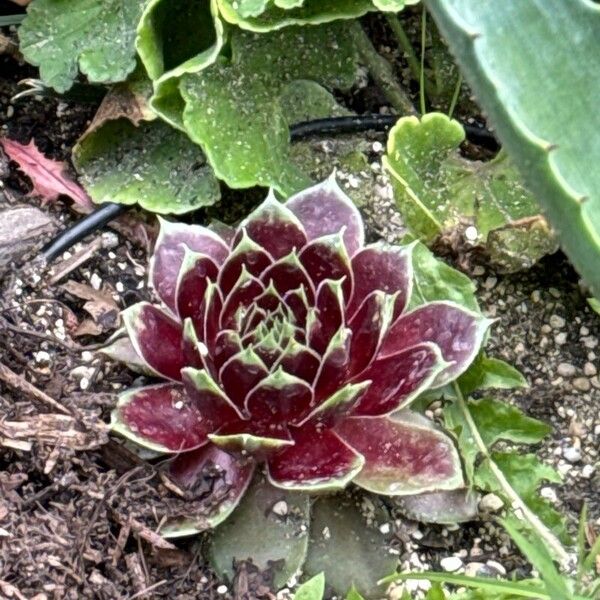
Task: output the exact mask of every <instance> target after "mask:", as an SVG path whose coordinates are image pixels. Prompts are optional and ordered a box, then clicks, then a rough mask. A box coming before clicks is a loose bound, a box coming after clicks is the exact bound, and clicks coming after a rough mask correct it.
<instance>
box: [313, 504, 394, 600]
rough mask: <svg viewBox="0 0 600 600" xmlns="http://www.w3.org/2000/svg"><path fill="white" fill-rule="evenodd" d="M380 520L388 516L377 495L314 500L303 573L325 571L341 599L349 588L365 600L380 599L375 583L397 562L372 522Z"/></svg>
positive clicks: (326, 576) (380, 592)
mask: <svg viewBox="0 0 600 600" xmlns="http://www.w3.org/2000/svg"><path fill="white" fill-rule="evenodd" d="M382 518H386V519H389V518H390V517H389V515H388V514H387V511H384V509H383V506H382V504H381V503H380V501H379V500H378V499H377V497H376V496H364V497H363V500H362V502H361V496H358V497H355V496H352V495H350V494H349V493H345V494H339V495H335V496H323V497H319V498H317V499H316V500H315V503H314V505H313V509H312V520H311V526H310V543H309V547H308V554H307V557H306V563H305V565H304V571H305V572H306V573H307V574H309V575H312V574H315V573H319V572H321V571H324V572H325V579H326V581H327V585H328V586H330V587H331V588H332V589H333V590H334V591H335V592H336V593H337V594H338V595H340V596H343V595H344V594H345V593H346V592H347V591H348V589H349V588H350V586H352V585H354V586H355V587H356V589H357V590H358V592H359V593H360V594H362V595H364V596H365V597H366V598H376V597H379V596H381V595H382V592H383V590H382V589H381V588H379V586H378V585H377V580H378V579H379V578H380V577H382V576H383V575H384V574H385V573H389V572H390V571H391V570H392V569H394V568H395V567H396V564H397V562H398V558H397V557H396V556H394V555H392V554H389V552H388V550H387V547H386V543H385V537H384V536H383V534H382V533H381V532H380V531H379V530H378V528H377V525H376V523H374V521H375V520H376V519H379V520H380V521H381V519H382Z"/></svg>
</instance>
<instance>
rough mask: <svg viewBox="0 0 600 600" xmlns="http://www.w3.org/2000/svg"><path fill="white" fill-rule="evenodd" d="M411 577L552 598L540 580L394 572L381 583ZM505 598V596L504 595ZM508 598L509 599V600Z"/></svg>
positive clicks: (538, 598) (543, 599)
mask: <svg viewBox="0 0 600 600" xmlns="http://www.w3.org/2000/svg"><path fill="white" fill-rule="evenodd" d="M409 579H415V580H419V579H420V580H427V581H431V582H439V583H449V584H453V585H459V586H464V587H475V588H477V589H478V590H480V591H486V592H487V591H489V592H492V593H501V594H509V596H508V598H510V599H512V597H513V596H515V597H518V598H534V599H535V600H552V598H551V597H550V595H549V594H547V593H546V590H545V589H544V586H543V585H542V584H541V582H539V581H533V580H532V581H503V580H501V579H492V578H491V577H468V576H467V575H453V574H452V573H434V572H425V573H394V574H392V575H390V576H388V577H386V578H385V579H383V580H382V581H381V583H392V582H394V581H406V580H409ZM479 598H481V600H492V599H491V597H490V596H488V595H487V593H486V594H485V595H483V596H479ZM502 598H503V599H504V598H505V597H504V596H502ZM508 598H507V600H508Z"/></svg>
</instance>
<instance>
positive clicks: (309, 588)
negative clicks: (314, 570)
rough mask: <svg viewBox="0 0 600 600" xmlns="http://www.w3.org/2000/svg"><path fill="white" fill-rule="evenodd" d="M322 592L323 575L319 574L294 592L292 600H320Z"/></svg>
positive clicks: (323, 588)
mask: <svg viewBox="0 0 600 600" xmlns="http://www.w3.org/2000/svg"><path fill="white" fill-rule="evenodd" d="M324 591H325V575H324V574H323V573H322V572H321V573H319V574H318V575H315V576H314V577H313V578H312V579H309V580H308V581H307V582H306V583H303V584H302V585H301V586H300V587H299V588H298V589H297V590H296V593H295V594H294V600H322V598H323V592H324Z"/></svg>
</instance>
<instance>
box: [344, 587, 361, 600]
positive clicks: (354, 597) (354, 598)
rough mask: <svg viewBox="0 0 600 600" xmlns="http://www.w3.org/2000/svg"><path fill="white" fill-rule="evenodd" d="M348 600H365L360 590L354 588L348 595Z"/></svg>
mask: <svg viewBox="0 0 600 600" xmlns="http://www.w3.org/2000/svg"><path fill="white" fill-rule="evenodd" d="M346 600H365V599H364V598H363V597H362V596H361V595H360V594H359V593H358V590H357V589H356V588H355V587H354V586H352V587H351V588H350V591H349V592H348V593H347V594H346Z"/></svg>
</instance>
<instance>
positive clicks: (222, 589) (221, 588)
mask: <svg viewBox="0 0 600 600" xmlns="http://www.w3.org/2000/svg"><path fill="white" fill-rule="evenodd" d="M226 593H227V586H226V585H220V586H219V587H218V588H217V594H226Z"/></svg>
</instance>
